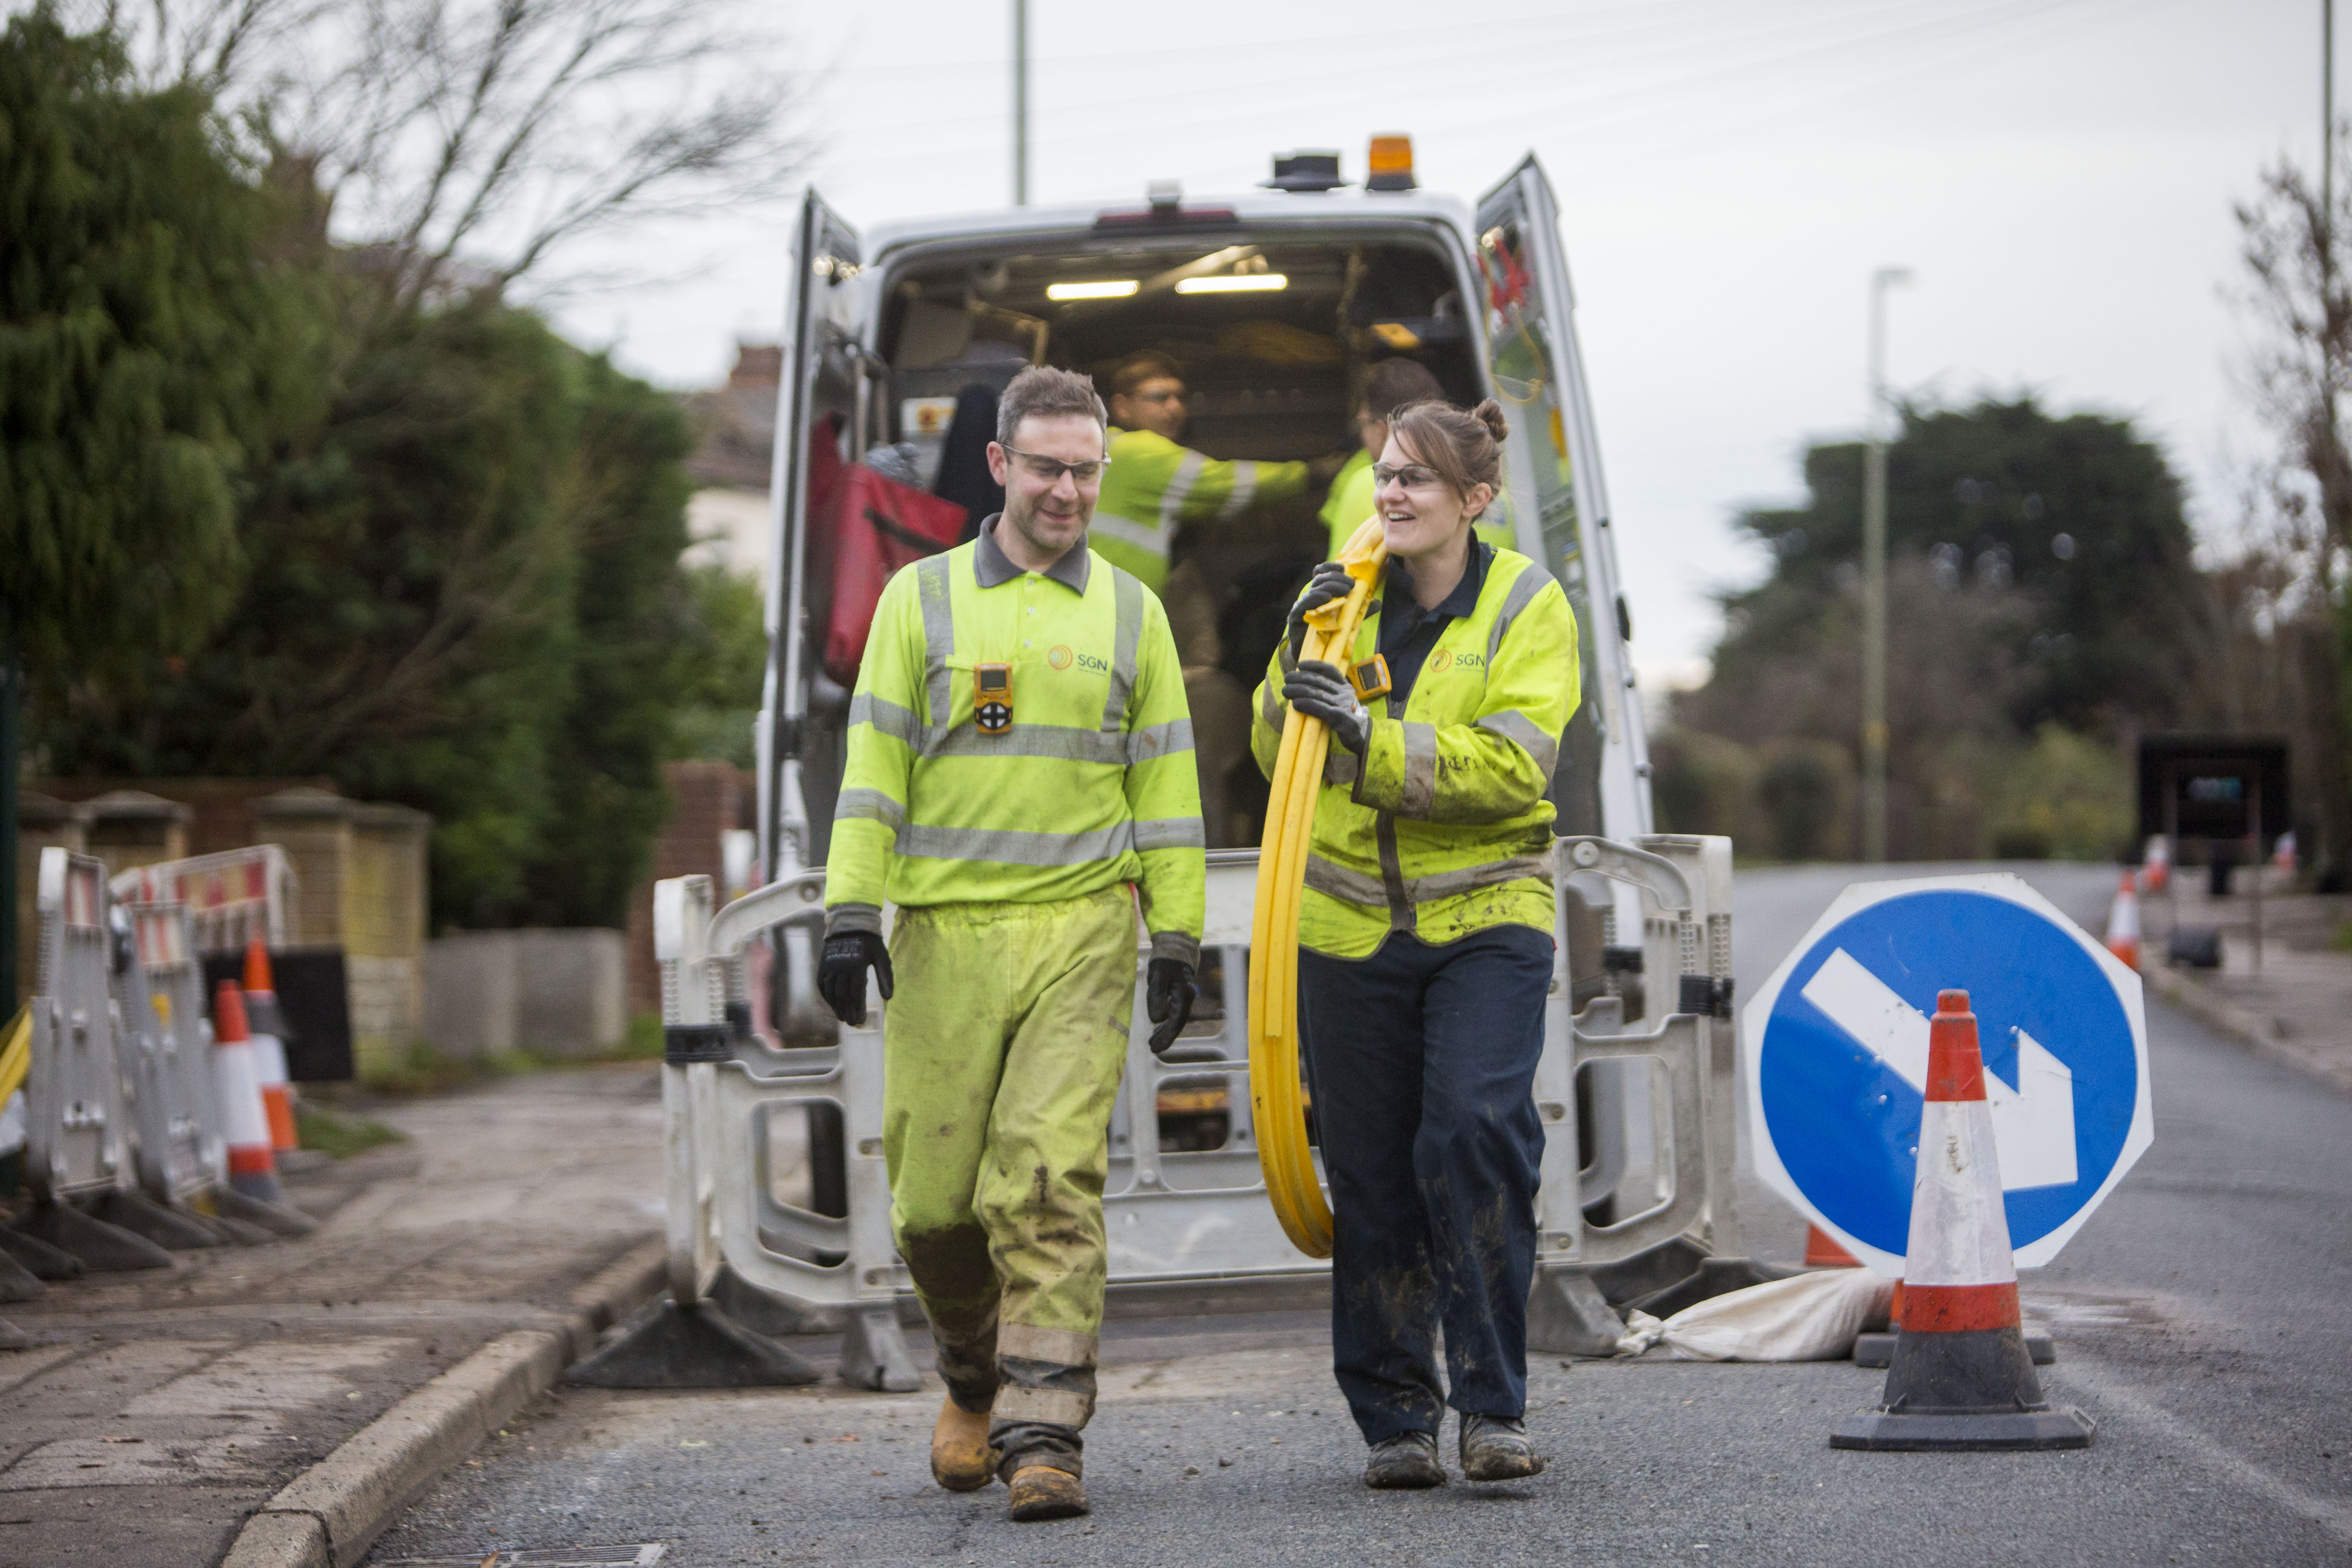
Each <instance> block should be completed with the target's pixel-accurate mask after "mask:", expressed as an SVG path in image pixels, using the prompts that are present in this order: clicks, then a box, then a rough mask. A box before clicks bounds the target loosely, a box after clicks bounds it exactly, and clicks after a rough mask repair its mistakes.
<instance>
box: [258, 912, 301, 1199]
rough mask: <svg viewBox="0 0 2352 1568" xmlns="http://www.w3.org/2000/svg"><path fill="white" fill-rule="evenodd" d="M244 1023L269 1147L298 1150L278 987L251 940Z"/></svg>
mask: <svg viewBox="0 0 2352 1568" xmlns="http://www.w3.org/2000/svg"><path fill="white" fill-rule="evenodd" d="M245 1021H246V1027H247V1028H248V1029H250V1030H251V1031H252V1032H253V1073H254V1077H255V1078H256V1079H259V1080H260V1083H261V1108H262V1110H264V1111H265V1112H266V1113H267V1114H268V1118H269V1146H270V1147H271V1148H272V1149H274V1150H276V1151H277V1152H278V1153H281V1154H283V1153H285V1152H287V1151H288V1150H289V1149H299V1148H300V1147H301V1146H302V1143H301V1140H299V1138H297V1137H296V1136H295V1134H294V1086H293V1085H292V1084H290V1083H289V1082H287V1080H286V1016H285V1015H284V1014H282V1013H280V1012H279V1011H278V987H277V985H276V984H275V983H274V982H273V981H272V979H271V977H270V973H269V950H268V948H266V947H264V946H262V945H261V939H260V938H259V937H255V938H254V939H253V940H252V941H250V942H247V943H246V944H245Z"/></svg>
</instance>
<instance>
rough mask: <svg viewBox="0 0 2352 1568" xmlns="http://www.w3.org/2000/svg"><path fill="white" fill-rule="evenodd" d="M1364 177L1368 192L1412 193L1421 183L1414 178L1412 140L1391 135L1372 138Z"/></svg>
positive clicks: (1365, 187)
mask: <svg viewBox="0 0 2352 1568" xmlns="http://www.w3.org/2000/svg"><path fill="white" fill-rule="evenodd" d="M1367 166H1368V167H1369V168H1370V171H1371V172H1370V174H1367V175H1366V176H1365V177H1364V189H1366V190H1368V191H1410V190H1412V189H1414V188H1416V187H1417V186H1418V185H1419V184H1420V182H1419V181H1417V180H1415V179H1414V178H1413V177H1412V137H1410V136H1401V135H1395V134H1389V135H1383V136H1375V137H1373V138H1372V148H1371V157H1370V162H1369V163H1368V165H1367Z"/></svg>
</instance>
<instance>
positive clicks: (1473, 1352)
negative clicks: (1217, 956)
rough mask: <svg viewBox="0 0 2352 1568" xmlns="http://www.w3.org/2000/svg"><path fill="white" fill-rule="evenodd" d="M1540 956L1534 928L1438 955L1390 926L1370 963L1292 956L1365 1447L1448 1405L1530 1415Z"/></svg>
mask: <svg viewBox="0 0 2352 1568" xmlns="http://www.w3.org/2000/svg"><path fill="white" fill-rule="evenodd" d="M1552 952H1553V948H1552V939H1551V935H1550V933H1549V932H1548V931H1538V930H1537V929H1536V928H1535V927H1533V926H1522V925H1504V926H1494V927H1490V928H1488V929H1487V930H1486V931H1479V932H1476V933H1475V934H1474V935H1471V936H1466V937H1464V938H1462V939H1461V940H1460V941H1458V942H1448V943H1447V944H1446V945H1444V947H1430V946H1426V945H1424V944H1423V943H1422V942H1420V941H1418V940H1417V939H1415V938H1414V937H1412V936H1411V935H1409V934H1407V933H1405V932H1402V931H1392V932H1391V933H1390V934H1389V937H1388V939H1387V940H1386V941H1385V942H1382V943H1381V947H1380V950H1379V951H1378V952H1374V953H1373V954H1372V955H1371V956H1370V958H1361V959H1345V958H1333V957H1330V956H1328V955H1327V954H1324V953H1318V952H1307V951H1306V950H1304V949H1302V950H1301V951H1300V952H1299V954H1298V991H1299V1027H1300V1034H1301V1037H1302V1038H1303V1039H1304V1041H1305V1044H1306V1047H1307V1077H1308V1087H1309V1089H1310V1091H1311V1092H1312V1094H1313V1096H1314V1104H1315V1127H1316V1132H1317V1136H1318V1141H1319V1142H1320V1144H1321V1146H1322V1150H1323V1165H1324V1171H1325V1173H1326V1174H1327V1175H1328V1177H1329V1179H1330V1184H1331V1209H1332V1219H1333V1222H1334V1226H1335V1231H1334V1237H1333V1250H1332V1255H1331V1272H1332V1280H1331V1287H1332V1288H1331V1352H1332V1368H1333V1371H1334V1372H1335V1373H1337V1374H1338V1376H1339V1388H1340V1392H1341V1393H1343V1394H1346V1395H1347V1399H1348V1407H1349V1410H1350V1411H1352V1412H1353V1413H1354V1415H1355V1417H1356V1425H1357V1426H1360V1428H1362V1430H1363V1434H1364V1440H1365V1441H1366V1442H1367V1443H1378V1442H1380V1441H1381V1440H1382V1439H1384V1438H1387V1437H1391V1436H1394V1435H1396V1434H1397V1433H1399V1432H1403V1431H1420V1432H1427V1433H1430V1434H1432V1435H1434V1434H1435V1433H1436V1432H1437V1430H1438V1426H1439V1423H1440V1422H1441V1421H1442V1420H1443V1419H1444V1406H1445V1405H1449V1404H1450V1405H1453V1406H1454V1409H1456V1410H1459V1411H1462V1412H1464V1413H1465V1414H1470V1415H1496V1416H1501V1417H1503V1418H1505V1419H1507V1420H1517V1419H1518V1418H1519V1417H1520V1416H1521V1415H1524V1414H1525V1413H1526V1409H1527V1396H1528V1287H1529V1286H1530V1284H1532V1283H1533V1276H1534V1272H1535V1256H1536V1214H1535V1202H1536V1190H1537V1186H1538V1180H1539V1171H1538V1167H1539V1164H1540V1163H1541V1161H1542V1158H1543V1146H1544V1133H1543V1121H1542V1119H1541V1118H1540V1117H1538V1115H1537V1114H1536V1107H1535V1100H1534V1086H1535V1074H1536V1060H1537V1058H1538V1057H1539V1056H1540V1055H1541V1054H1542V1052H1543V1030H1544V997H1545V994H1546V993H1547V991H1548V990H1549V985H1550V983H1551V966H1552ZM1441 1323H1442V1324H1443V1325H1444V1330H1445V1363H1446V1364H1445V1371H1446V1384H1447V1385H1448V1386H1450V1388H1451V1394H1450V1395H1449V1394H1448V1393H1447V1391H1446V1388H1444V1387H1441V1386H1440V1385H1439V1383H1438V1380H1437V1356H1436V1344H1435V1342H1436V1336H1437V1329H1438V1327H1439V1325H1440V1324H1441Z"/></svg>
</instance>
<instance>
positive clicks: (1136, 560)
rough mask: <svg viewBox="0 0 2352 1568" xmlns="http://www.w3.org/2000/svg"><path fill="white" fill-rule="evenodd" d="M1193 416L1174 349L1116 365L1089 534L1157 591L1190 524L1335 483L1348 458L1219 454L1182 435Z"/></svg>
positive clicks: (1111, 560) (1105, 554) (1111, 558)
mask: <svg viewBox="0 0 2352 1568" xmlns="http://www.w3.org/2000/svg"><path fill="white" fill-rule="evenodd" d="M1185 416H1186V409H1185V393H1184V375H1183V373H1182V372H1181V370H1179V369H1178V368H1177V367H1176V362H1175V361H1173V360H1171V359H1170V358H1169V357H1168V356H1167V355H1165V354H1162V353H1154V352H1152V351H1150V350H1145V351H1143V352H1141V353H1133V354H1129V356H1128V357H1127V358H1126V359H1125V360H1124V361H1122V362H1121V363H1119V366H1118V369H1117V370H1115V371H1113V372H1112V373H1111V377H1110V419H1111V431H1110V451H1109V457H1110V466H1109V467H1108V468H1106V469H1105V470H1104V471H1103V485H1102V500H1101V501H1100V503H1099V504H1098V505H1097V509H1096V511H1095V521H1094V526H1093V529H1092V531H1091V542H1092V543H1093V546H1094V548H1095V549H1096V550H1097V552H1100V553H1101V555H1102V557H1103V559H1105V560H1106V561H1108V562H1109V563H1111V564H1112V565H1114V566H1118V567H1122V568H1124V569H1125V570H1127V571H1128V572H1130V573H1132V574H1134V575H1135V576H1136V577H1138V578H1139V579H1140V580H1141V581H1142V583H1143V585H1144V586H1145V587H1147V588H1149V589H1150V590H1151V591H1152V592H1153V593H1155V594H1156V593H1158V592H1160V588H1161V586H1162V585H1163V584H1165V583H1166V582H1167V581H1168V558H1169V554H1170V552H1171V550H1172V549H1173V548H1174V545H1175V542H1176V535H1177V531H1178V530H1179V529H1180V528H1181V526H1182V525H1183V524H1185V523H1188V522H1202V521H1208V520H1210V519H1212V518H1216V519H1230V518H1234V517H1239V516H1240V515H1241V514H1242V513H1243V512H1244V511H1246V510H1249V509H1250V508H1251V507H1253V506H1262V505H1265V504H1268V503H1271V502H1274V501H1281V500H1289V499H1290V498H1291V497H1293V496H1296V495H1300V494H1303V493H1305V492H1306V490H1307V489H1308V488H1309V487H1310V486H1319V485H1324V484H1328V483H1329V482H1330V479H1331V477H1332V476H1333V475H1334V474H1336V473H1338V472H1339V468H1340V466H1341V464H1342V463H1343V462H1344V461H1345V458H1343V457H1342V456H1341V455H1340V454H1339V453H1336V452H1335V453H1331V454H1329V455H1328V456H1325V457H1320V458H1315V459H1313V460H1312V461H1310V462H1304V463H1261V462H1253V461H1250V460H1248V459H1246V458H1242V459H1236V460H1232V461H1221V460H1219V459H1217V458H1211V457H1208V456H1206V455H1205V454H1202V453H1200V452H1195V451H1192V450H1191V449H1189V448H1187V447H1181V446H1179V445H1178V444H1177V438H1178V437H1181V436H1182V435H1183V433H1184V421H1185ZM1367 515H1369V513H1368V514H1367Z"/></svg>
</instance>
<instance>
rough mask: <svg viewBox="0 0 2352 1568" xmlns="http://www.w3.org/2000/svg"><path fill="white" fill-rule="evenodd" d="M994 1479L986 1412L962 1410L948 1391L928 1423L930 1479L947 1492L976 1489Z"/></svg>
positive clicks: (993, 1456)
mask: <svg viewBox="0 0 2352 1568" xmlns="http://www.w3.org/2000/svg"><path fill="white" fill-rule="evenodd" d="M931 1479H933V1480H935V1481H937V1482H939V1483H940V1485H941V1486H943V1487H945V1488H947V1489H948V1490H950V1491H951V1492H976V1491H978V1490H979V1489H981V1488H982V1487H984V1486H986V1485H987V1484H988V1483H989V1482H991V1481H992V1480H994V1479H996V1450H995V1449H993V1448H992V1447H989V1446H988V1412H987V1411H985V1410H982V1411H980V1412H979V1413H977V1414H974V1413H973V1412H971V1411H970V1410H966V1409H965V1408H964V1407H963V1406H962V1405H958V1404H957V1403H956V1402H955V1396H954V1395H952V1394H950V1395H949V1396H948V1398H947V1399H946V1401H945V1402H943V1403H942V1404H941V1405H940V1418H939V1420H938V1422H937V1423H936V1424H934V1425H933V1426H932V1427H931Z"/></svg>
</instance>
